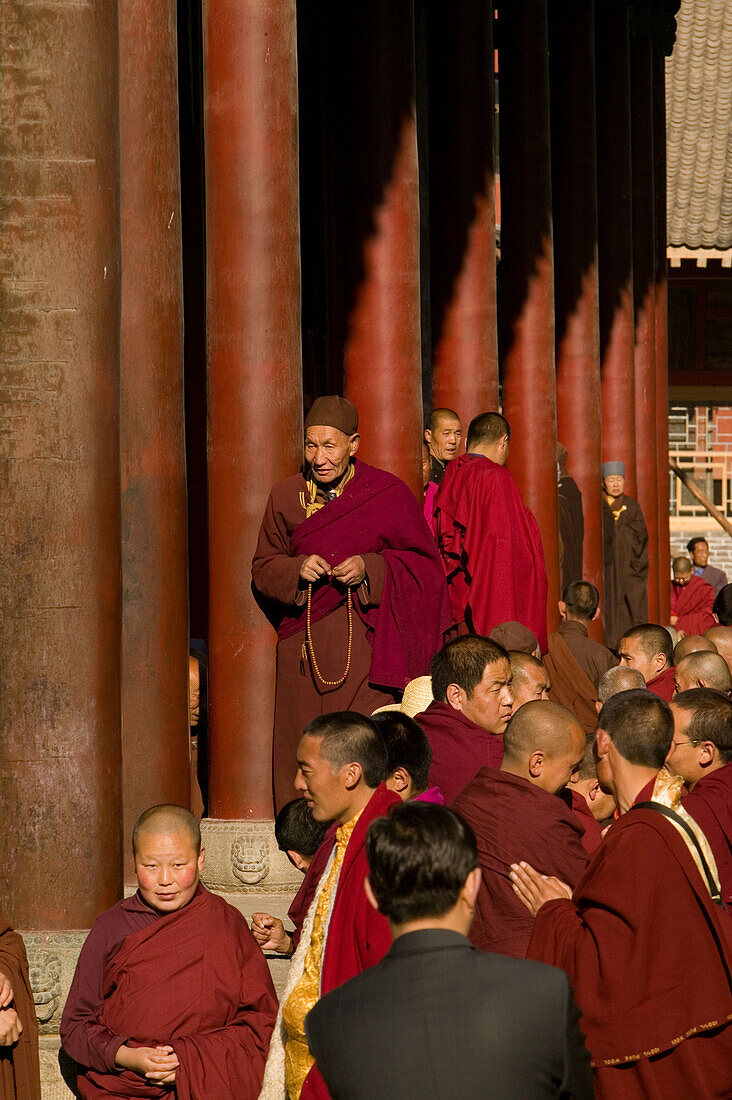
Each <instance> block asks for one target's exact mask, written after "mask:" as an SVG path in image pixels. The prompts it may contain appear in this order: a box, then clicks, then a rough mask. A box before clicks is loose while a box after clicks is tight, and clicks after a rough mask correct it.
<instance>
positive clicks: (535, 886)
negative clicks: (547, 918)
mask: <svg viewBox="0 0 732 1100" xmlns="http://www.w3.org/2000/svg"><path fill="white" fill-rule="evenodd" d="M511 882H512V885H513V889H514V893H515V894H516V895H517V896H518V897H519V898H520V899H521V901H522V902H523V903H524V905H525V906H526V908H527V909H528V910H529V912H530V913H531V914H532V916H534V917H535V916H536V914H537V913H538V912H539V910H540V909H541V907H542V905H545V904H546V902H548V901H556V900H557V899H561V898H571V897H572V890H571V887H569V886H568V885H567V883H566V882H562V881H561V880H560V879H558V878H552V877H550V876H549V875H540V874H539V872H538V871H535V870H534V868H533V867H532V866H531V864H529V863H523V862H522V863H512V864H511Z"/></svg>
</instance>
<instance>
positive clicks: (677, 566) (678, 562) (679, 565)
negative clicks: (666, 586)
mask: <svg viewBox="0 0 732 1100" xmlns="http://www.w3.org/2000/svg"><path fill="white" fill-rule="evenodd" d="M672 569H673V571H674V576H675V577H686V576H688V575H689V574H690V573H691V559H690V558H684V557H680V558H674V560H673V565H672Z"/></svg>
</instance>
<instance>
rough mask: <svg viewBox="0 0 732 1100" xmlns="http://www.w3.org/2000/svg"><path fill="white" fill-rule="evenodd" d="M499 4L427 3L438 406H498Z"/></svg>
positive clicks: (462, 409) (464, 410)
mask: <svg viewBox="0 0 732 1100" xmlns="http://www.w3.org/2000/svg"><path fill="white" fill-rule="evenodd" d="M492 24H493V9H492V6H491V5H490V4H484V3H476V2H475V0H468V2H467V3H454V4H445V3H443V2H442V0H431V2H430V3H428V4H427V82H428V97H427V98H428V108H427V112H428V127H427V129H428V137H429V140H428V149H427V156H428V158H429V226H428V232H429V280H430V314H431V337H432V408H444V407H446V408H449V409H454V410H455V411H456V412H457V413H458V415H459V416H460V418H461V420H462V422H463V432H464V433H465V432H466V431H467V426H468V423H469V422H470V420H471V419H472V418H473V417H474V416H476V415H477V414H478V413H481V412H486V411H487V410H489V409H497V408H498V331H497V321H496V216H495V178H494V170H493V81H494V72H493V70H494V63H493V26H492Z"/></svg>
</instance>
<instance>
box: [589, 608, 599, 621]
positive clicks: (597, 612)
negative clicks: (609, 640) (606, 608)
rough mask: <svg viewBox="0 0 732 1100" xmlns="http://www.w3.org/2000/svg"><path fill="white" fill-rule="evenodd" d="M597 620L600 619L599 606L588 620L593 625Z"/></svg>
mask: <svg viewBox="0 0 732 1100" xmlns="http://www.w3.org/2000/svg"><path fill="white" fill-rule="evenodd" d="M599 618H600V605H599V604H598V605H597V607H596V608H595V614H594V615H593V616H592V618H591V619H590V622H591V623H594V621H595V619H599Z"/></svg>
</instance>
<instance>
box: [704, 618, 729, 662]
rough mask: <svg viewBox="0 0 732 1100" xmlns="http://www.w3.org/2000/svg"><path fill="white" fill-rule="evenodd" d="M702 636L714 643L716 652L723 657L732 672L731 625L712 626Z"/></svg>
mask: <svg viewBox="0 0 732 1100" xmlns="http://www.w3.org/2000/svg"><path fill="white" fill-rule="evenodd" d="M704 637H705V638H707V639H708V640H709V641H710V642H713V643H714V645H715V647H716V650H717V653H719V654H720V656H721V657H724V659H725V661H726V662H727V668H728V669H729V670H730V672H732V627H729V626H712V627H710V629H709V630H707V632H706V633H705V635H704Z"/></svg>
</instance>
